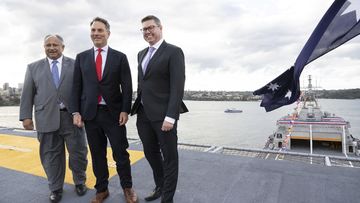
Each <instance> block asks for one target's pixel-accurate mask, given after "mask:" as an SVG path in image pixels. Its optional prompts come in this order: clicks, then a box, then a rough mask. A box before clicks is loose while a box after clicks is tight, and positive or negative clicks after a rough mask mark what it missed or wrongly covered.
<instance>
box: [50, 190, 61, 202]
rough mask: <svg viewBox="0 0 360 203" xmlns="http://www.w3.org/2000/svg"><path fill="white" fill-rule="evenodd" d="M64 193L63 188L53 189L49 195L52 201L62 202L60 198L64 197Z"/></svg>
mask: <svg viewBox="0 0 360 203" xmlns="http://www.w3.org/2000/svg"><path fill="white" fill-rule="evenodd" d="M62 193H63V190H62V189H59V190H55V191H52V192H51V193H50V197H49V199H50V202H52V203H57V202H60V200H61V198H62Z"/></svg>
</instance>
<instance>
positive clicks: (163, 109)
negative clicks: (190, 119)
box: [131, 41, 188, 121]
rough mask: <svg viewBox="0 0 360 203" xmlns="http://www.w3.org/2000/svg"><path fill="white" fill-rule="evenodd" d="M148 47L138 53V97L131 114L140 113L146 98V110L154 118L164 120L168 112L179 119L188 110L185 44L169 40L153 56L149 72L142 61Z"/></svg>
mask: <svg viewBox="0 0 360 203" xmlns="http://www.w3.org/2000/svg"><path fill="white" fill-rule="evenodd" d="M147 51H148V48H145V49H143V50H142V51H140V52H139V53H138V64H139V65H138V89H137V93H138V96H137V99H136V100H135V103H134V105H133V108H132V111H131V114H132V115H133V114H136V113H137V110H138V108H139V105H140V103H141V101H142V105H143V107H144V110H145V113H146V115H147V117H148V118H149V119H150V120H151V121H161V120H164V118H165V117H166V116H168V117H171V118H174V119H176V120H177V119H179V114H180V113H184V112H187V111H188V109H187V108H186V106H185V104H184V103H183V102H182V98H183V95H184V85H185V59H184V53H183V51H182V50H181V48H179V47H177V46H174V45H172V44H168V43H166V42H165V41H163V43H162V44H161V45H160V47H159V48H158V50H157V51H156V52H155V54H154V55H153V57H152V58H151V59H150V61H149V64H148V66H147V69H146V72H145V75H144V74H143V71H142V66H141V62H142V61H143V59H144V57H145V56H146V53H147Z"/></svg>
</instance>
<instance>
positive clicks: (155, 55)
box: [141, 41, 167, 77]
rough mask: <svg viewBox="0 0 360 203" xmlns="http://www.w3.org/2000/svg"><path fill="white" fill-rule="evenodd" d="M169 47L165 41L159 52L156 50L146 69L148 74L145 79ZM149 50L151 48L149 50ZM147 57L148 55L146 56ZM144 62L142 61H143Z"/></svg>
mask: <svg viewBox="0 0 360 203" xmlns="http://www.w3.org/2000/svg"><path fill="white" fill-rule="evenodd" d="M166 46H167V43H166V42H165V41H163V43H162V44H161V45H160V47H159V48H158V50H156V52H155V54H154V55H153V57H151V59H150V61H149V64H148V66H147V68H146V72H145V75H144V77H147V76H148V75H149V73H150V72H151V68H152V66H153V65H154V64H155V63H156V60H157V59H158V58H159V57H160V56H161V54H162V53H163V52H164V50H165V48H166ZM148 49H149V48H148ZM145 55H146V54H145ZM141 61H142V60H141Z"/></svg>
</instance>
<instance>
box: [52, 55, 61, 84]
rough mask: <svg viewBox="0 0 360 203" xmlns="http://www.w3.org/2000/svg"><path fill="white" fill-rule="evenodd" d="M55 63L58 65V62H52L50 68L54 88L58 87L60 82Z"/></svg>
mask: <svg viewBox="0 0 360 203" xmlns="http://www.w3.org/2000/svg"><path fill="white" fill-rule="evenodd" d="M57 63H58V61H56V60H54V61H52V66H51V73H52V77H53V80H54V84H55V87H56V88H58V87H59V81H60V78H59V69H58V66H57V65H56V64H57Z"/></svg>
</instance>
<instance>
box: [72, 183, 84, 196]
mask: <svg viewBox="0 0 360 203" xmlns="http://www.w3.org/2000/svg"><path fill="white" fill-rule="evenodd" d="M75 191H76V194H77V195H79V196H83V195H85V193H86V191H87V187H86V185H85V184H79V185H75Z"/></svg>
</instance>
